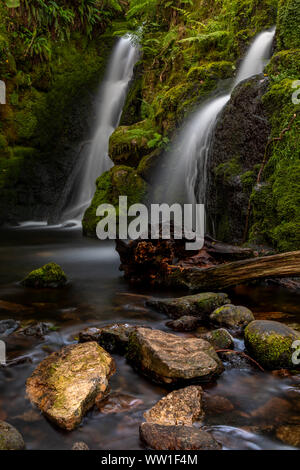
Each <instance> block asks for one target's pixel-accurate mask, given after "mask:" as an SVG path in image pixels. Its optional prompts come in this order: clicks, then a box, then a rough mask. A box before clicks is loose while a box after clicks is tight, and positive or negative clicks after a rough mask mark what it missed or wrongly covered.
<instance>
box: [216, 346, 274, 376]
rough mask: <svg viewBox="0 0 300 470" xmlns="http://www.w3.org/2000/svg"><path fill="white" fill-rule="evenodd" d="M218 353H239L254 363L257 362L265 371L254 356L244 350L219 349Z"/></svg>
mask: <svg viewBox="0 0 300 470" xmlns="http://www.w3.org/2000/svg"><path fill="white" fill-rule="evenodd" d="M216 353H225V354H239V355H240V356H243V357H245V358H246V359H248V360H249V361H250V362H253V364H255V365H256V366H257V367H258V368H259V369H260V370H261V371H262V372H265V369H263V367H262V366H261V365H260V364H259V363H258V362H256V361H255V360H254V359H252V357H250V356H248V354H246V353H244V352H243V351H234V350H233V349H218V350H217V351H216Z"/></svg>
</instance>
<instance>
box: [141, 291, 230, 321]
mask: <svg viewBox="0 0 300 470" xmlns="http://www.w3.org/2000/svg"><path fill="white" fill-rule="evenodd" d="M228 301H229V299H228V296H227V294H222V293H220V294H216V293H213V292H205V293H203V294H195V295H187V296H185V297H179V298H178V299H153V300H147V301H146V304H147V305H149V306H150V307H154V308H155V309H156V310H158V311H160V312H163V313H166V314H167V315H169V317H171V318H180V317H182V316H186V315H188V316H194V317H197V318H199V319H204V318H205V317H206V316H208V315H209V314H210V313H212V312H213V310H215V309H216V308H217V307H220V306H221V305H225V304H226V303H227V302H228Z"/></svg>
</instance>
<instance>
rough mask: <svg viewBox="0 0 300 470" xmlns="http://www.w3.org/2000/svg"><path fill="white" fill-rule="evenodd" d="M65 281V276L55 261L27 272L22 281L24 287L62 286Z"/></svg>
mask: <svg viewBox="0 0 300 470" xmlns="http://www.w3.org/2000/svg"><path fill="white" fill-rule="evenodd" d="M66 282H67V276H66V275H65V273H64V272H63V270H62V269H61V267H60V266H59V265H58V264H56V263H48V264H45V265H44V266H43V267H42V268H39V269H36V270H34V271H32V272H31V273H29V274H28V276H26V277H25V279H23V281H22V285H23V286H25V287H35V288H39V289H40V288H44V287H63V286H65V284H66Z"/></svg>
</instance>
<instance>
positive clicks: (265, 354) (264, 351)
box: [245, 320, 300, 370]
mask: <svg viewBox="0 0 300 470" xmlns="http://www.w3.org/2000/svg"><path fill="white" fill-rule="evenodd" d="M297 340H300V333H299V332H297V331H295V330H293V329H292V328H289V327H288V326H286V325H284V324H282V323H279V322H276V321H270V320H256V321H253V322H251V323H250V324H249V325H248V326H247V328H246V330H245V345H246V348H247V350H248V352H249V354H250V355H251V356H252V357H253V358H254V359H256V360H257V362H259V363H260V364H261V365H262V366H263V367H265V368H266V369H271V370H272V369H295V368H296V366H297V365H296V364H294V363H293V360H292V357H293V353H294V352H295V350H294V349H293V348H292V345H293V343H294V341H297Z"/></svg>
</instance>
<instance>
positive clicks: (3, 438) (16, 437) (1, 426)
mask: <svg viewBox="0 0 300 470" xmlns="http://www.w3.org/2000/svg"><path fill="white" fill-rule="evenodd" d="M24 449H25V443H24V440H23V437H22V436H21V434H20V433H19V431H17V430H16V429H15V428H14V427H13V426H12V425H11V424H9V423H5V422H4V421H0V450H24Z"/></svg>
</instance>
